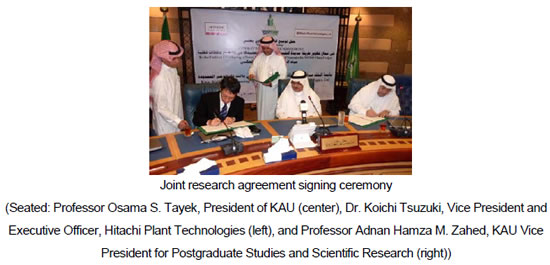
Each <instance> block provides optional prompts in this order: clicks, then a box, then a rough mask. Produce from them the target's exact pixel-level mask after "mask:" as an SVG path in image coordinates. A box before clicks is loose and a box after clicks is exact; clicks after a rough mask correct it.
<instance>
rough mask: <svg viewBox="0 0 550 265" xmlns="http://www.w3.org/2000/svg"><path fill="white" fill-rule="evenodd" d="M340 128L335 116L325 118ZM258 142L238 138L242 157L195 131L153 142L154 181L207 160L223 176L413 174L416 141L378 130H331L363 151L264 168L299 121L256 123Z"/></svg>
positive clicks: (304, 157)
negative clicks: (275, 140)
mask: <svg viewBox="0 0 550 265" xmlns="http://www.w3.org/2000/svg"><path fill="white" fill-rule="evenodd" d="M323 117H324V119H327V120H332V121H333V122H336V117H335V116H323ZM254 123H256V126H257V127H258V128H260V129H261V133H260V135H259V136H255V137H254V138H249V139H241V138H237V139H238V140H239V141H240V142H242V143H243V145H244V152H243V153H241V154H238V155H234V156H225V155H224V154H223V152H222V150H221V148H220V146H221V145H224V144H227V143H229V142H230V140H224V141H221V142H216V143H207V144H201V143H200V142H201V141H200V137H199V136H198V133H196V132H197V130H194V131H195V133H194V134H193V135H192V136H190V137H186V136H185V135H184V134H183V132H181V133H174V134H166V135H160V136H154V137H151V138H159V139H160V141H161V143H162V144H163V146H164V148H163V149H161V150H158V151H153V152H150V153H149V170H150V171H149V173H150V174H151V175H160V174H167V175H171V174H176V170H177V169H180V168H182V167H185V166H187V165H189V164H192V163H195V162H197V161H199V160H200V159H201V158H203V157H205V158H208V159H210V160H215V161H216V163H217V164H218V167H219V170H220V174H236V175H248V174H254V175H293V174H323V175H331V174H338V175H343V174H357V175H359V174H391V175H402V174H412V138H395V137H394V136H393V135H391V133H390V132H389V130H388V129H386V130H385V131H382V130H380V125H379V124H374V125H369V126H367V127H360V126H357V125H355V124H352V123H345V125H344V126H341V127H330V130H331V132H332V133H333V134H343V133H358V134H359V139H360V140H359V144H360V145H359V147H360V148H361V150H360V151H349V152H335V153H328V154H321V153H319V152H318V151H317V150H316V149H315V148H306V149H299V150H296V153H297V159H293V160H287V161H281V162H275V163H270V164H265V163H264V160H263V155H262V152H265V151H266V150H267V149H268V148H269V147H270V146H271V136H276V135H284V136H286V135H288V132H289V131H290V129H291V128H292V126H293V125H294V124H295V123H296V119H283V120H270V121H257V122H254Z"/></svg>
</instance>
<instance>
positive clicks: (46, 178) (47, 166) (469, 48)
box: [0, 1, 550, 264]
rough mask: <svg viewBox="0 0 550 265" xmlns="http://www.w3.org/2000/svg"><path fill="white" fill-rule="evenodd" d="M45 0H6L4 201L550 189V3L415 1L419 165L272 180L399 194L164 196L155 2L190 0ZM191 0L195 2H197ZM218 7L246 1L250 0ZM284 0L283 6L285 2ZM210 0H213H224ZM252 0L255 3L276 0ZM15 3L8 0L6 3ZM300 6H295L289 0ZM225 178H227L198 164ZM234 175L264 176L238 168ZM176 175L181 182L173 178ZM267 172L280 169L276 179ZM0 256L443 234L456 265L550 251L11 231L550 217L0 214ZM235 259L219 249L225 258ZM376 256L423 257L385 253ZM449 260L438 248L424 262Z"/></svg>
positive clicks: (52, 257) (538, 221) (520, 242)
mask: <svg viewBox="0 0 550 265" xmlns="http://www.w3.org/2000/svg"><path fill="white" fill-rule="evenodd" d="M69 3H71V2H68V1H67V2H61V1H48V2H47V3H43V2H37V3H32V5H23V4H22V3H20V2H18V3H17V4H15V3H14V4H13V5H8V6H3V7H2V10H3V15H2V16H0V27H1V29H2V34H3V38H2V42H0V45H1V47H0V48H1V51H2V52H3V56H2V61H1V63H2V71H1V73H2V75H1V76H2V79H1V82H2V85H1V87H2V92H3V93H2V97H1V98H2V99H3V100H2V104H0V108H1V111H0V113H2V119H1V121H2V124H3V126H2V135H1V136H2V137H1V139H2V149H1V150H2V151H1V152H2V164H1V165H2V173H1V174H2V176H1V179H2V184H1V185H0V197H1V198H0V199H1V200H0V201H1V205H2V208H4V207H5V205H6V203H7V202H13V201H15V202H19V203H25V202H27V203H30V202H36V203H41V202H55V201H61V202H65V203H72V202H73V201H75V202H80V203H108V202H111V201H115V202H121V203H132V204H137V203H148V202H152V201H157V202H159V203H160V202H163V201H170V200H172V201H179V202H189V201H197V202H201V201H207V200H212V201H218V202H220V201H241V202H248V201H264V200H282V199H283V198H284V200H287V201H296V202H299V201H310V202H314V201H319V202H320V201H327V202H334V201H338V202H345V201H349V200H352V201H362V200H380V201H409V202H432V201H442V202H446V201H450V202H454V201H459V202H475V201H482V202H488V203H489V202H492V203H498V202H505V201H506V202H510V203H519V202H525V203H541V202H548V201H549V196H548V194H549V193H548V186H549V185H548V176H549V174H548V170H547V166H548V155H547V154H546V153H547V150H548V149H549V145H550V141H548V139H547V137H546V132H547V131H548V129H549V125H548V124H549V123H548V122H547V121H546V116H547V114H548V108H547V106H548V103H547V102H548V96H549V95H548V94H549V93H548V85H546V84H545V79H546V75H547V69H548V67H547V64H548V62H549V61H550V56H549V52H548V47H550V45H549V44H550V43H549V41H548V39H547V36H546V35H547V34H546V33H545V32H546V30H547V29H546V25H547V14H546V10H545V9H544V8H542V7H541V6H534V4H535V3H537V2H535V1H532V2H531V3H529V4H528V3H525V1H523V2H521V3H520V2H516V3H502V2H495V3H494V4H490V3H484V2H480V1H459V2H454V3H449V2H448V1H414V5H413V65H414V69H413V76H414V82H415V84H414V87H415V91H414V95H413V97H414V102H415V104H414V113H415V117H414V119H415V137H414V149H413V162H414V166H413V170H414V172H413V175H412V176H396V177H389V176H368V177H364V176H358V177H347V176H346V177H344V176H342V177H338V176H326V177H303V176H289V177H276V179H277V180H285V179H296V180H305V179H308V180H319V179H323V180H327V179H330V180H334V181H340V180H350V179H353V180H369V181H393V183H394V184H393V185H394V187H393V188H392V191H391V192H390V193H380V192H367V193H365V192H351V193H334V194H332V193H326V192H318V193H312V194H305V193H303V192H291V193H282V192H270V193H250V194H244V193H230V192H223V193H213V192H209V193H181V192H173V193H165V192H160V191H159V190H158V188H157V186H159V185H160V183H161V180H162V179H163V177H160V176H155V177H151V176H148V171H147V169H148V153H147V137H148V125H147V123H148V110H147V105H148V95H147V94H148V88H147V84H148V60H147V58H148V49H147V45H146V43H148V30H147V29H148V15H149V14H148V13H149V9H148V7H149V6H159V5H164V6H177V5H182V3H184V1H155V2H153V1H150V2H145V3H135V2H134V1H127V3H123V2H122V1H117V2H116V3H115V2H112V1H103V2H101V1H99V2H98V1H95V2H93V3H92V2H88V3H86V4H84V5H81V6H74V5H71V4H69ZM193 3H194V4H197V3H196V2H193ZM223 3H224V4H227V5H230V4H233V5H244V4H245V3H242V2H241V1H239V2H236V1H233V2H231V1H224V2H223ZM283 3H284V2H278V3H277V4H280V5H283ZM411 3H412V2H411V1H346V2H345V3H344V2H342V1H339V2H323V3H320V2H315V3H313V2H310V3H308V2H307V1H306V2H301V3H300V4H303V5H304V6H308V4H309V5H312V4H316V5H322V6H330V5H337V6H344V5H347V6H407V5H410V4H411ZM200 4H205V5H206V4H212V5H216V2H215V1H203V2H201V3H200ZM272 4H273V2H267V1H263V2H262V1H255V2H253V3H252V2H250V3H248V5H256V6H268V5H272ZM4 5H6V4H4ZM290 5H295V3H294V2H292V3H291V4H290ZM201 178H202V179H204V180H214V179H215V180H220V179H225V177H220V176H218V177H212V178H206V177H204V178H203V177H201ZM231 178H232V179H233V180H234V181H244V180H262V179H266V178H262V177H254V176H253V177H231ZM167 179H171V177H168V178H167ZM269 179H273V177H270V178H269ZM0 216H1V217H0V237H1V240H2V244H1V246H2V247H1V248H0V263H2V264H141V263H144V264H163V263H170V264H176V263H178V264H179V263H182V262H190V261H187V260H178V259H175V260H170V261H159V260H150V261H146V260H108V259H100V249H101V248H102V247H110V248H121V249H123V248H126V247H129V248H132V247H136V248H140V247H143V248H149V247H151V248H155V247H162V248H169V247H181V248H183V247H210V248H215V247H224V248H229V247H238V248H247V247H258V248H264V247H265V248H267V247H273V248H305V247H321V248H326V247H333V248H342V247H356V248H359V247H376V248H380V249H384V248H401V247H407V246H409V247H411V248H416V247H449V248H452V249H453V259H452V260H451V261H450V262H446V263H450V264H547V262H548V256H547V251H548V245H550V244H549V241H548V235H547V234H545V235H544V236H542V237H537V238H510V239H508V238H500V239H497V238H492V239H486V240H482V239H476V238H457V239H451V238H448V239H446V240H439V239H434V238H431V237H428V238H421V237H418V238H416V237H412V238H408V239H401V238H393V237H392V238H388V239H383V240H382V239H380V240H379V239H373V240H371V239H365V240H349V239H343V238H328V237H324V238H306V237H301V238H293V239H287V240H281V241H275V240H181V239H174V238H142V239H140V238H138V239H124V238H116V239H111V240H109V239H106V238H92V239H89V240H84V239H82V238H71V237H60V238H55V239H52V238H40V237H38V238H32V237H27V238H18V237H10V236H8V226H9V225H10V224H18V225H27V226H41V225H44V224H48V225H49V226H57V225H65V224H82V225H97V226H102V225H104V224H119V225H123V224H135V223H138V224H148V223H155V224H177V223H179V224H193V223H200V224H220V225H223V224H224V225H231V224H234V225H235V224H239V225H247V224H262V223H269V224H273V225H278V224H288V225H292V224H326V225H333V226H336V225H339V224H361V223H379V224H400V223H404V224H411V225H414V224H422V225H424V224H435V223H438V222H442V223H446V224H453V223H459V224H468V223H471V224H483V223H487V224H493V223H500V222H502V223H503V224H518V225H519V224H532V225H538V226H544V228H545V230H547V229H550V228H549V227H550V226H549V217H548V214H541V215H532V214H525V215H493V216H490V215H489V216H482V215H475V214H473V215H453V216H450V215H449V216H445V217H432V216H425V217H419V216H409V215H395V216H391V215H390V216H386V215H381V216H378V217H372V218H366V217H365V218H362V217H356V218H352V217H342V216H340V217H332V216H322V215H320V216H312V217H297V216H284V215H281V216H269V217H262V216H254V215H252V216H241V217H239V216H236V215H228V216H225V217H220V216H210V217H207V216H200V217H199V218H186V217H180V218H175V217H167V216H165V215H159V216H156V215H151V214H148V215H135V214H134V215H112V214H105V215H102V216H98V215H93V216H91V215H67V216H63V215H55V216H54V215H50V214H48V215H36V214H34V215H33V214H29V215H20V216H11V215H10V216H7V215H6V214H5V211H4V210H3V213H2V214H1V215H0ZM225 262H226V261H224V260H222V261H217V262H216V263H217V264H222V263H225ZM237 262H239V263H246V264H254V263H269V264H274V263H281V264H283V263H286V264H296V263H300V262H301V263H309V264H319V263H321V264H324V263H331V264H335V263H336V264H349V263H353V264H360V263H361V264H363V263H366V262H370V263H373V264H375V261H370V260H352V261H350V260H342V261H338V260H313V259H311V260H302V261H296V260H282V261H277V260H267V261H266V260H247V259H244V260H240V261H237ZM380 262H381V263H380V264H396V263H399V262H402V263H408V264H413V263H418V262H417V261H416V260H414V261H412V260H411V261H408V260H397V261H394V260H388V261H384V260H381V261H380ZM430 263H434V264H440V263H438V262H436V261H434V262H430Z"/></svg>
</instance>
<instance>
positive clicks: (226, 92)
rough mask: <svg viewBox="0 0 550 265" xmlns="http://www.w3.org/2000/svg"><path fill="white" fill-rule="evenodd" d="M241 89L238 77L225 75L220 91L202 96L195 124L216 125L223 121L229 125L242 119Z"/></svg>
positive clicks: (194, 118)
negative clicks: (239, 94)
mask: <svg viewBox="0 0 550 265" xmlns="http://www.w3.org/2000/svg"><path fill="white" fill-rule="evenodd" d="M240 90H241V84H240V83H239V81H238V80H237V79H236V78H234V77H232V76H226V77H224V78H223V79H222V81H221V82H220V92H212V93H206V94H203V95H202V96H201V100H200V102H199V105H197V110H195V114H194V115H193V123H194V124H195V126H203V125H212V126H216V125H219V124H220V123H221V122H222V121H224V122H225V124H227V125H229V124H232V123H234V122H236V121H242V120H243V113H244V99H243V98H241V97H239V96H237V94H238V93H239V91H240Z"/></svg>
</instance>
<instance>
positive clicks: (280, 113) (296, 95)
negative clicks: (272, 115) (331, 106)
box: [276, 70, 321, 119]
mask: <svg viewBox="0 0 550 265" xmlns="http://www.w3.org/2000/svg"><path fill="white" fill-rule="evenodd" d="M310 98H311V101H313V104H315V107H316V108H317V110H319V114H320V115H321V99H320V98H319V96H318V95H317V93H315V91H313V89H311V87H310V86H309V81H308V79H307V74H306V72H304V71H302V70H298V71H295V72H294V73H292V75H291V76H290V82H288V85H287V86H286V88H285V90H284V91H283V93H281V96H280V97H279V100H278V101H277V113H276V115H277V118H279V119H284V118H300V117H301V115H302V113H301V112H300V102H301V101H302V100H303V101H305V102H306V103H307V105H308V108H307V113H306V114H307V116H308V117H309V116H317V112H315V109H314V108H313V106H312V104H311V101H310V100H309V99H310Z"/></svg>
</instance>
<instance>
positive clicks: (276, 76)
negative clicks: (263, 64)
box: [250, 72, 280, 85]
mask: <svg viewBox="0 0 550 265" xmlns="http://www.w3.org/2000/svg"><path fill="white" fill-rule="evenodd" d="M279 76H280V75H279V72H275V73H274V74H273V75H272V76H270V77H269V78H267V79H266V80H265V81H263V82H262V81H260V80H256V79H250V81H254V82H257V83H262V84H264V85H265V84H269V83H271V82H273V81H274V80H275V79H277V78H278V77H279Z"/></svg>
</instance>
